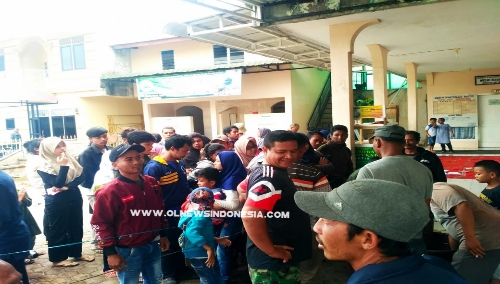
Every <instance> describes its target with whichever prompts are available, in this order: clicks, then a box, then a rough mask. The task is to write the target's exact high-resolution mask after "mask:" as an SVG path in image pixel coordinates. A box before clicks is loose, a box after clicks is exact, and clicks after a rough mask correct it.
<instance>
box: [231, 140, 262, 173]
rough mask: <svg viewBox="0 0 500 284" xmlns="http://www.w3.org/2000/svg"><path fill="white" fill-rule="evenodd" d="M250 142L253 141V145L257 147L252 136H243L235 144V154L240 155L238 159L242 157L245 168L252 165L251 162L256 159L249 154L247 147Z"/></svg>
mask: <svg viewBox="0 0 500 284" xmlns="http://www.w3.org/2000/svg"><path fill="white" fill-rule="evenodd" d="M250 141H252V142H253V144H254V145H255V146H256V147H257V142H256V141H255V138H253V137H250V136H245V135H244V136H241V137H240V138H239V139H238V140H237V141H236V142H234V152H235V153H236V155H238V157H240V160H241V162H242V163H243V166H244V167H245V168H246V167H247V166H248V163H250V161H251V160H252V159H253V158H255V155H248V154H247V145H248V142H250ZM256 154H257V152H256Z"/></svg>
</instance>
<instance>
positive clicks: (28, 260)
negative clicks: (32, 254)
mask: <svg viewBox="0 0 500 284" xmlns="http://www.w3.org/2000/svg"><path fill="white" fill-rule="evenodd" d="M33 263H35V260H34V259H32V258H26V259H25V260H24V264H25V265H30V264H33Z"/></svg>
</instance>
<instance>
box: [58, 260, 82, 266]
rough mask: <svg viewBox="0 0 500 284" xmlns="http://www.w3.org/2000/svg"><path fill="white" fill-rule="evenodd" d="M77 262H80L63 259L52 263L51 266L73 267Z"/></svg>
mask: <svg viewBox="0 0 500 284" xmlns="http://www.w3.org/2000/svg"><path fill="white" fill-rule="evenodd" d="M79 264H80V263H78V262H73V261H69V260H64V261H61V262H57V264H56V263H52V267H74V266H77V265H79Z"/></svg>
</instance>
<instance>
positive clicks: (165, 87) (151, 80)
mask: <svg viewBox="0 0 500 284" xmlns="http://www.w3.org/2000/svg"><path fill="white" fill-rule="evenodd" d="M137 92H138V97H139V100H162V99H174V98H195V97H211V96H234V95H241V69H234V70H216V71H210V72H198V73H187V74H186V73H184V74H175V75H167V76H149V77H139V78H137Z"/></svg>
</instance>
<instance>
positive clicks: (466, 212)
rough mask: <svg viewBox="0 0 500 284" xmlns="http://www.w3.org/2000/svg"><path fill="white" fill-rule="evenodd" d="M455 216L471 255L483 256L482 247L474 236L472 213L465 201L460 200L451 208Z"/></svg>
mask: <svg viewBox="0 0 500 284" xmlns="http://www.w3.org/2000/svg"><path fill="white" fill-rule="evenodd" d="M452 210H453V211H454V213H455V216H457V219H458V221H459V222H460V225H461V226H462V230H463V232H464V238H465V246H466V247H467V249H468V250H469V252H470V253H471V254H472V255H475V256H476V257H483V256H484V255H485V253H484V248H483V247H482V246H481V243H480V242H479V240H478V239H477V237H476V232H475V229H474V214H473V213H472V209H471V208H470V206H469V203H468V202H467V201H464V202H461V203H460V204H458V205H457V206H455V207H454V208H453V209H452Z"/></svg>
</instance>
